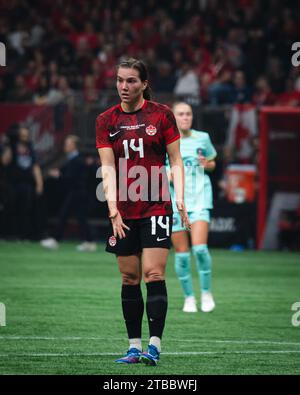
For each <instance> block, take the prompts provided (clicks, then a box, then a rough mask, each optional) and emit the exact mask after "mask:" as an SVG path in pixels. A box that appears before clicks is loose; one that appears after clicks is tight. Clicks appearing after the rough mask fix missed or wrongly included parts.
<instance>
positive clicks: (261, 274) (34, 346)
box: [0, 242, 300, 375]
mask: <svg viewBox="0 0 300 395" xmlns="http://www.w3.org/2000/svg"><path fill="white" fill-rule="evenodd" d="M74 247H75V245H74V244H71V243H68V244H67V243H66V244H64V245H62V246H61V247H60V249H59V250H58V251H55V252H53V251H47V250H44V249H42V247H40V246H39V245H38V244H35V243H23V244H21V243H6V242H0V302H2V303H4V304H5V306H6V326H5V327H4V326H2V327H0V374H124V375H125V374H126V375H128V374H142V375H145V374H151V375H153V374H168V375H170V374H197V375H198V374H199V375H202V374H300V326H298V327H293V326H292V323H291V320H292V314H293V311H292V310H291V306H292V304H293V303H294V302H297V301H298V302H300V254H296V253H267V252H242V253H241V252H230V251H224V250H214V251H213V252H212V256H213V275H214V276H213V289H214V294H215V299H216V304H217V308H216V310H215V311H214V312H213V313H208V314H207V313H206V314H204V313H197V314H186V313H183V312H182V311H181V308H182V295H181V290H180V288H179V284H178V282H177V280H176V278H175V273H174V269H173V252H171V254H170V258H169V263H168V271H167V285H168V293H169V311H168V317H167V323H166V329H165V333H164V339H163V353H162V356H161V361H160V364H159V366H157V367H147V366H141V365H139V364H138V365H131V366H123V365H121V366H120V365H118V364H115V363H114V362H113V361H114V359H115V358H116V357H117V356H120V355H121V354H123V352H125V351H126V349H127V340H126V336H125V326H124V323H123V320H122V318H121V317H122V313H121V308H120V278H119V272H118V269H117V266H116V263H115V258H114V256H113V255H110V254H107V253H105V252H104V247H103V245H100V248H99V250H98V252H96V253H78V252H76V251H75V249H74ZM194 274H195V273H194ZM197 281H198V279H197V277H196V275H194V283H195V288H196V290H197V295H199V287H198V284H197ZM143 291H144V292H145V288H143ZM147 337H148V328H147V322H146V320H145V321H144V326H143V338H144V345H145V346H146V344H147Z"/></svg>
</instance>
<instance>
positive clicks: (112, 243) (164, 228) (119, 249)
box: [106, 215, 172, 256]
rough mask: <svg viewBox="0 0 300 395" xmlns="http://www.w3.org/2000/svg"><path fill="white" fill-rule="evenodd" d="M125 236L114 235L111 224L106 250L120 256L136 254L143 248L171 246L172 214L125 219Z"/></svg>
mask: <svg viewBox="0 0 300 395" xmlns="http://www.w3.org/2000/svg"><path fill="white" fill-rule="evenodd" d="M123 222H124V224H125V225H127V226H128V227H129V228H130V230H127V229H124V231H125V234H126V237H125V238H123V239H119V237H114V234H113V230H112V224H111V223H110V229H109V233H108V236H107V242H106V251H107V252H111V253H113V254H116V255H120V256H128V255H136V254H138V253H140V252H142V250H143V248H167V249H170V246H171V233H172V216H171V215H157V216H154V215H153V216H152V217H148V218H141V219H125V220H123Z"/></svg>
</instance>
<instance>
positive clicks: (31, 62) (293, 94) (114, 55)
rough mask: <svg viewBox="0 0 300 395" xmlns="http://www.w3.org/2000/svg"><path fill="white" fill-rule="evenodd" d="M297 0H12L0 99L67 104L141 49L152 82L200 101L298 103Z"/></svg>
mask: <svg viewBox="0 0 300 395" xmlns="http://www.w3.org/2000/svg"><path fill="white" fill-rule="evenodd" d="M299 37H300V3H299V2H298V1H296V0H290V1H287V0H232V1H228V0H224V1H218V0H173V1H157V0H145V1H143V2H132V1H129V0H120V1H117V0H106V1H86V0H10V1H1V5H0V41H1V42H4V43H5V44H6V47H7V67H2V68H0V102H5V101H12V102H19V103H20V102H34V103H37V104H45V103H48V104H58V103H60V102H62V101H64V102H66V103H68V104H69V105H70V106H72V105H73V104H74V97H75V96H76V92H79V91H80V92H83V97H84V99H85V101H86V102H88V103H93V102H95V103H96V102H97V100H99V97H100V96H101V92H103V91H104V90H110V89H114V86H115V75H114V70H115V68H114V66H115V64H116V63H118V61H119V60H120V59H121V58H122V57H124V56H126V57H128V56H134V57H138V58H142V59H144V60H145V61H146V62H147V64H148V66H149V69H150V76H151V81H150V83H151V86H152V88H153V91H154V92H165V93H173V94H176V95H188V96H194V97H196V98H198V100H199V101H200V102H201V103H204V104H211V105H218V104H224V103H249V102H253V103H255V104H256V105H258V106H261V105H274V104H279V105H294V106H297V105H299V104H300V67H298V68H297V67H293V66H292V64H291V57H292V55H293V53H292V51H291V46H292V43H293V42H296V41H299Z"/></svg>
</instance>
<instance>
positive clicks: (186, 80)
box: [174, 63, 200, 97]
mask: <svg viewBox="0 0 300 395" xmlns="http://www.w3.org/2000/svg"><path fill="white" fill-rule="evenodd" d="M174 94H175V95H177V96H194V97H199V95H200V85H199V80H198V76H197V74H196V73H195V72H194V70H193V69H192V68H191V67H190V65H189V64H188V63H184V64H183V65H182V67H181V70H180V75H179V77H178V80H177V81H176V85H175V88H174Z"/></svg>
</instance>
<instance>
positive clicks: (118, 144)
mask: <svg viewBox="0 0 300 395" xmlns="http://www.w3.org/2000/svg"><path fill="white" fill-rule="evenodd" d="M179 138H180V134H179V131H178V129H177V126H176V121H175V117H174V115H173V113H172V111H171V110H170V109H169V108H168V107H167V106H165V105H163V104H159V103H155V102H152V101H147V100H145V102H144V104H143V106H142V107H141V108H140V109H139V110H137V111H135V112H132V113H127V112H124V111H123V110H122V107H121V105H120V104H118V105H116V106H114V107H111V108H110V109H108V110H107V111H105V112H104V113H102V114H100V115H99V116H98V117H97V120H96V147H97V148H104V147H110V148H112V149H113V151H114V155H115V165H116V172H117V190H118V197H117V207H118V210H119V211H120V214H121V216H122V217H123V218H126V219H138V218H146V217H151V216H152V215H171V214H172V204H171V198H170V194H169V185H168V181H167V178H166V171H165V167H164V166H165V161H166V147H167V145H168V144H170V143H172V142H174V141H175V140H177V139H179ZM159 169H160V170H159ZM159 173H160V175H159Z"/></svg>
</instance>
